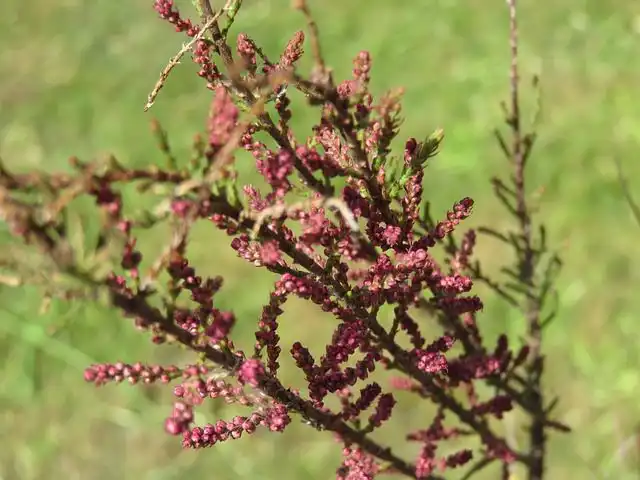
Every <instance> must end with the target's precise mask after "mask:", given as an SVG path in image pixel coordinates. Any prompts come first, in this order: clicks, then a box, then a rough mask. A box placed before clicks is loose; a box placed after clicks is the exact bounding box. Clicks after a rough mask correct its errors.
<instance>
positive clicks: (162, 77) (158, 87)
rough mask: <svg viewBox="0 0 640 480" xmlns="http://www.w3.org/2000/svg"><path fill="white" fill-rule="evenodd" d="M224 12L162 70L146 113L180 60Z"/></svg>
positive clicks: (212, 18)
mask: <svg viewBox="0 0 640 480" xmlns="http://www.w3.org/2000/svg"><path fill="white" fill-rule="evenodd" d="M223 12H224V10H220V11H219V12H218V13H216V14H215V15H214V16H213V17H211V18H209V19H208V20H207V22H206V23H205V24H204V25H203V27H202V28H201V29H200V31H199V32H198V34H197V35H196V36H195V37H193V38H192V39H191V41H190V42H189V43H187V44H185V45H183V46H182V48H181V49H180V51H179V52H178V53H176V54H175V55H174V56H173V58H171V60H169V63H167V65H166V67H164V68H163V69H162V72H160V78H159V79H158V81H157V82H156V84H155V85H154V86H153V89H152V90H151V93H149V96H148V97H147V103H146V104H145V106H144V111H145V112H146V111H147V110H149V109H150V108H151V106H152V105H153V103H154V102H155V100H156V97H157V96H158V94H159V93H160V90H162V87H164V84H165V82H166V81H167V78H169V74H170V73H171V70H173V69H174V68H175V67H176V65H178V64H179V63H180V60H182V57H183V56H184V54H185V53H187V52H188V51H189V50H191V49H192V48H193V46H194V45H195V44H196V42H198V41H199V40H202V39H203V38H204V36H205V35H206V34H207V30H209V29H210V28H211V27H212V26H213V24H214V23H216V21H217V20H218V19H219V18H220V16H221V15H222V13H223Z"/></svg>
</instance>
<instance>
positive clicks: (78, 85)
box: [0, 0, 640, 480]
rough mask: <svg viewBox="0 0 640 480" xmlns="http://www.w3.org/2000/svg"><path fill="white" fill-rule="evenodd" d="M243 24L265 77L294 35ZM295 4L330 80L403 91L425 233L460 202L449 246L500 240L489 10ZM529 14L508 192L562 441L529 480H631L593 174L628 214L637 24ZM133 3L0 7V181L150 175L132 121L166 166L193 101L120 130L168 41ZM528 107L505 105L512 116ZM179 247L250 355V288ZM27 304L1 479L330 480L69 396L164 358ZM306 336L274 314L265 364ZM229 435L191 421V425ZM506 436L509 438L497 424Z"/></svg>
mask: <svg viewBox="0 0 640 480" xmlns="http://www.w3.org/2000/svg"><path fill="white" fill-rule="evenodd" d="M177 3H178V5H179V6H181V5H185V7H186V6H188V5H189V3H190V2H188V1H183V2H179V1H178V2H177ZM214 3H215V2H214ZM245 3H246V8H244V9H243V12H242V13H241V15H240V19H239V21H238V23H237V25H236V31H235V33H237V32H238V31H239V30H242V31H246V32H247V33H249V34H250V35H251V36H252V37H254V38H255V39H256V40H257V41H258V43H259V44H261V45H263V46H264V47H265V50H266V52H267V53H269V54H270V55H271V56H272V58H274V57H276V55H277V54H279V52H280V50H281V49H282V48H283V46H284V45H285V43H286V41H287V40H288V38H289V37H290V36H291V35H292V34H293V32H294V31H295V30H297V29H300V28H303V26H304V21H303V19H302V18H301V16H300V15H299V14H297V13H296V12H294V11H293V10H291V9H290V8H289V3H290V2H289V1H288V0H246V2H245ZM309 3H310V6H311V7H312V9H313V11H314V13H315V16H316V18H317V20H318V23H319V26H320V29H321V35H322V41H323V46H324V51H325V53H326V56H327V59H328V63H329V64H330V65H332V66H333V67H334V68H335V72H336V78H338V79H342V78H344V77H346V76H347V75H349V71H350V69H351V59H352V58H353V56H354V55H355V54H356V53H357V52H358V51H359V50H361V49H367V50H369V51H370V52H371V54H372V56H373V59H374V67H373V68H374V70H373V78H374V81H373V85H374V89H375V91H377V92H382V91H383V90H385V89H387V88H390V87H394V86H402V87H404V88H405V89H406V95H405V101H404V114H405V116H406V122H405V125H404V131H403V134H402V135H403V137H408V136H417V137H420V136H423V135H425V134H426V133H429V132H430V131H431V130H433V129H434V128H436V127H442V128H444V130H445V133H446V139H445V143H444V146H443V151H442V154H441V155H440V156H438V157H437V158H436V160H435V161H434V162H433V164H432V165H431V166H430V167H429V170H428V172H427V179H426V192H427V195H428V198H430V199H431V200H432V201H433V203H434V206H435V208H436V211H437V212H438V213H440V214H442V213H443V212H444V211H445V209H446V208H448V207H449V206H450V205H451V204H452V203H453V202H454V201H455V200H458V199H459V198H461V197H462V196H467V195H468V196H471V197H473V198H474V199H475V200H476V208H475V215H474V218H473V220H472V221H470V223H469V225H477V224H481V223H487V222H491V223H490V224H492V225H494V226H504V225H505V224H506V222H507V221H508V219H507V218H506V217H504V220H501V219H502V218H503V217H502V216H501V215H502V211H501V210H500V207H499V205H498V203H497V202H496V201H495V200H494V199H493V197H492V196H491V189H490V184H489V182H488V180H489V178H490V177H491V176H492V175H495V174H500V173H501V172H502V171H503V170H504V169H505V167H506V163H505V162H504V160H503V159H502V158H501V156H500V152H499V149H498V147H497V145H496V143H495V141H494V139H493V136H492V130H493V128H494V127H495V126H497V125H499V123H500V121H501V110H500V108H499V102H500V101H501V100H504V99H506V95H507V93H508V92H507V88H508V78H507V71H508V62H509V58H508V41H507V35H508V32H507V12H506V6H505V2H504V1H503V0H483V1H480V0H467V1H464V2H463V1H458V0H430V1H419V0H404V1H402V2H400V1H383V0H350V1H348V2H344V1H340V2H339V1H336V0H324V1H322V2H313V1H310V2H309ZM544 3H545V5H544V6H542V2H536V1H534V0H526V1H525V0H523V1H521V2H520V4H521V10H520V24H521V38H522V43H521V50H522V62H521V68H522V72H523V76H524V77H525V78H530V77H531V76H532V75H534V74H539V75H540V78H541V85H542V105H543V115H542V123H541V125H540V128H539V134H540V141H539V144H538V146H537V149H536V150H535V153H534V157H533V158H532V160H531V165H530V171H529V182H530V183H529V185H530V188H531V190H532V191H534V190H538V189H544V191H543V193H542V194H541V195H539V197H538V199H537V203H536V205H537V208H538V212H537V220H538V221H544V222H545V223H546V225H547V227H548V230H549V233H550V239H551V240H552V241H553V242H554V245H555V246H556V248H557V249H558V251H559V253H560V255H561V256H562V258H563V260H564V262H565V269H564V271H563V273H562V276H561V278H560V281H559V284H558V286H559V291H560V311H559V315H558V317H557V319H556V320H555V322H554V323H553V324H552V325H551V326H550V327H549V329H548V330H547V332H546V335H547V336H546V339H545V348H546V353H547V354H548V361H547V362H548V363H547V367H548V369H547V374H548V376H547V390H548V392H550V393H551V392H554V393H556V394H558V395H559V396H560V397H561V403H560V407H559V409H558V415H559V417H560V419H561V420H562V421H564V422H566V423H568V424H570V425H571V426H572V427H573V428H574V433H573V434H571V435H563V436H559V435H554V436H552V437H551V441H550V445H549V472H548V473H549V475H548V478H550V479H568V478H571V479H573V478H575V479H616V480H617V479H635V478H638V475H640V452H638V448H637V441H638V440H637V438H638V437H637V436H638V435H640V403H639V402H638V399H639V398H640V326H639V325H640V323H639V322H640V315H638V313H639V312H640V295H638V291H640V290H639V288H638V286H639V285H640V273H639V272H640V247H639V245H640V228H639V226H638V225H637V224H635V223H634V220H633V218H632V216H631V214H630V211H629V209H628V208H627V206H626V204H625V201H624V197H623V195H622V193H621V190H620V187H619V184H618V180H617V173H616V168H615V163H614V159H616V158H617V159H619V160H620V162H621V163H622V165H623V168H624V170H625V172H626V174H627V175H628V177H629V181H630V185H631V189H632V191H635V192H637V197H638V198H640V162H639V161H638V155H639V152H640V62H638V61H637V59H638V58H640V4H638V2H635V1H633V0H607V1H605V0H580V1H578V0H565V1H563V2H560V1H557V2H544ZM151 4H152V2H151V1H150V0H149V1H142V0H137V1H131V2H114V1H107V0H95V1H93V2H88V1H81V0H48V1H45V0H31V1H24V0H6V1H5V2H4V5H3V15H2V16H0V45H2V48H0V156H2V158H3V159H4V160H5V161H6V163H7V164H8V165H10V166H12V167H14V168H19V169H23V170H24V169H30V168H44V169H56V168H67V167H66V160H67V158H68V157H69V156H70V155H77V156H79V157H80V158H82V159H85V160H88V159H91V158H98V157H100V156H104V155H105V154H107V153H114V154H115V155H116V156H117V157H118V158H119V159H120V160H121V161H122V162H124V163H126V164H137V165H143V164H147V163H152V162H158V161H160V160H161V156H160V154H159V153H157V150H156V148H155V144H154V140H153V138H152V136H151V134H150V133H149V128H148V126H149V121H150V120H151V118H152V116H155V117H157V118H158V119H159V120H160V121H161V122H162V123H163V125H164V126H165V128H167V129H168V131H169V132H170V137H171V141H172V144H173V145H174V146H175V148H176V150H177V151H178V152H183V153H186V152H188V149H189V145H190V142H191V138H192V135H193V134H194V133H195V132H196V131H199V130H202V129H203V126H204V119H205V115H206V112H207V109H208V102H209V97H208V95H207V93H206V91H205V90H204V88H203V84H202V81H201V80H200V79H199V78H197V76H196V75H195V74H194V68H193V66H192V65H191V64H190V62H189V61H185V62H183V64H182V65H181V66H179V67H178V69H177V70H176V71H175V72H174V73H173V75H172V76H171V78H170V80H169V82H168V85H167V87H166V89H165V90H164V91H163V92H162V94H161V95H160V97H159V99H158V101H157V103H156V105H155V106H154V107H153V108H152V110H151V111H150V112H149V113H147V114H145V113H143V111H142V106H143V105H144V103H145V100H146V97H147V94H148V92H149V90H150V89H151V87H152V86H153V84H154V82H155V81H156V79H157V75H158V73H159V71H160V69H161V68H162V67H163V66H164V64H165V63H166V61H167V60H168V58H169V57H170V56H171V55H173V54H174V53H175V52H176V51H177V50H178V49H179V48H180V46H181V44H182V42H183V38H182V37H181V36H180V35H178V34H172V31H171V28H170V27H169V26H168V25H166V24H165V23H164V22H162V21H161V20H159V19H158V18H157V17H156V14H155V12H154V11H153V9H152V8H151ZM634 59H635V60H634ZM305 65H307V66H308V63H306V64H305ZM533 100H534V97H533V95H530V94H529V95H525V104H526V106H527V109H528V112H532V111H533V107H534V102H533ZM294 113H296V112H294ZM312 113H313V112H312ZM295 117H296V118H298V119H299V123H298V124H297V127H298V128H299V129H300V130H299V131H303V130H302V128H304V127H306V126H308V125H309V124H310V122H311V121H312V120H313V119H314V117H311V116H310V115H309V113H307V114H304V113H302V112H298V113H296V115H295ZM251 169H252V165H251V164H250V162H248V163H247V164H244V165H241V166H240V171H241V172H243V173H247V172H249V171H250V170H251ZM496 219H498V220H496ZM496 221H497V222H499V223H498V225H496ZM199 232H200V234H201V236H200V238H201V242H200V244H199V245H198V246H196V247H194V249H193V252H192V258H193V259H194V262H200V263H202V264H203V265H205V266H206V268H205V270H207V271H208V272H210V273H214V272H220V273H222V272H224V274H225V276H226V284H225V287H224V288H223V291H222V294H221V297H220V299H221V303H222V307H223V308H233V309H234V310H235V311H236V313H237V315H238V318H239V331H238V334H239V337H240V338H241V339H244V340H246V341H247V342H250V341H251V337H252V331H253V329H254V325H255V321H256V319H257V318H258V315H259V312H260V309H261V306H262V304H263V303H264V302H265V301H266V300H267V298H268V292H269V286H270V277H269V276H268V275H265V274H264V273H263V272H260V271H258V270H256V269H254V268H252V267H250V266H248V265H246V264H244V263H243V262H242V261H240V260H237V259H235V258H233V255H231V254H230V253H229V252H230V248H229V246H228V240H226V239H225V238H224V237H221V236H220V235H218V234H211V233H209V232H208V231H207V228H206V227H203V228H202V229H200V230H199ZM212 252H213V253H212ZM479 255H480V258H481V259H482V260H483V261H484V262H485V263H486V265H487V266H488V267H489V268H494V269H495V268H497V267H498V266H500V265H501V262H502V261H503V255H502V254H501V253H499V252H498V253H496V250H495V245H493V244H492V243H491V242H490V241H489V240H483V242H482V243H481V244H480V246H479ZM248 280H250V281H251V288H250V289H248V288H247V285H248ZM633 292H636V293H635V294H634V293H633ZM484 301H485V305H486V308H485V311H484V313H483V314H482V316H481V317H480V321H481V322H482V324H483V325H485V326H486V327H487V328H488V329H489V331H491V332H498V331H505V330H506V331H508V332H511V333H513V334H517V333H518V332H519V331H520V330H521V319H520V318H519V317H518V316H517V315H515V314H514V313H512V312H509V311H508V310H507V309H505V307H504V306H503V305H502V304H500V303H499V302H498V301H496V300H492V299H491V298H490V297H486V296H485V297H484ZM39 304H40V299H39V297H38V292H37V291H35V290H34V289H27V288H21V289H10V288H9V287H1V289H0V357H1V362H2V367H1V368H2V370H1V372H2V373H1V375H2V389H1V390H0V429H1V430H2V431H4V432H5V433H4V434H3V435H2V438H1V439H0V479H1V480H13V479H19V480H31V479H47V480H50V479H86V478H91V479H96V480H100V479H117V478H123V479H124V478H127V479H128V478H131V479H134V478H135V479H138V478H144V479H151V480H169V479H178V478H198V479H203V478H208V479H216V480H217V479H225V480H226V479H229V480H232V479H239V478H243V479H244V478H252V479H253V478H264V479H271V478H273V479H275V478H279V479H283V480H284V479H304V478H311V479H325V478H331V477H332V476H333V469H334V467H336V466H337V465H338V456H337V453H339V452H337V449H336V448H335V444H334V442H333V439H332V438H331V435H329V434H321V433H317V434H316V433H315V432H310V431H309V430H308V427H305V426H302V425H297V424H295V425H293V426H292V428H291V429H290V430H288V431H287V432H286V433H285V434H283V435H281V436H276V435H269V434H266V433H265V434H263V433H257V434H256V435H254V436H252V437H250V438H243V439H242V440H240V441H237V442H227V443H225V444H222V445H220V446H216V447H215V448H214V449H212V450H208V451H205V452H193V451H181V449H180V446H179V442H177V441H176V439H172V438H169V437H167V436H166V435H164V434H163V432H162V419H163V418H164V417H165V416H166V415H167V414H168V412H169V409H170V403H169V402H170V397H171V395H170V391H164V390H167V389H155V388H148V389H140V388H130V387H127V386H125V385H123V386H120V387H116V386H109V387H107V388H103V389H100V390H96V389H94V388H92V387H91V386H90V385H87V384H85V383H84V382H83V380H82V371H83V369H84V367H85V366H87V365H88V364H90V363H92V362H97V361H109V360H111V361H114V360H123V361H128V362H133V361H136V360H146V361H157V362H159V361H169V360H171V359H177V358H178V356H179V355H180V354H179V352H175V351H172V350H170V349H162V348H154V347H153V346H152V345H151V344H150V342H149V341H148V338H147V337H146V336H145V335H141V334H139V333H138V332H137V331H135V330H134V329H133V328H132V327H131V326H130V324H129V322H128V321H126V320H124V319H121V318H119V317H118V316H117V315H114V314H113V313H112V312H109V311H108V310H106V309H102V308H100V307H97V306H95V305H85V304H62V303H54V304H53V306H52V308H51V310H50V311H49V312H48V313H46V314H44V315H39V313H38V311H39ZM298 317H303V318H304V322H302V321H297V318H298ZM287 319H288V320H287ZM287 321H290V324H287ZM328 323H329V322H327V319H326V318H325V317H323V316H321V315H320V314H319V313H318V312H317V311H315V310H311V311H309V310H306V306H305V305H303V304H300V303H295V302H293V303H291V304H288V305H287V314H286V316H285V320H283V329H284V330H283V332H284V333H283V334H282V335H283V337H284V338H283V342H284V345H287V342H288V343H289V344H290V343H291V342H292V341H293V340H294V339H298V338H302V339H303V340H305V341H308V342H313V340H312V339H314V338H316V337H317V333H316V331H325V330H326V327H327V326H330V325H328ZM238 343H240V344H242V341H239V342H238ZM244 345H245V346H246V345H249V343H245V344H244ZM423 413H424V412H421V410H420V409H418V408H417V407H416V408H414V407H412V406H411V404H409V407H407V408H406V409H404V410H402V411H398V412H396V415H397V416H399V417H400V422H399V424H400V426H403V425H406V424H408V423H409V422H411V423H412V424H420V422H428V421H429V418H428V417H424V420H423V419H422V416H421V415H422V414H423ZM229 415H231V412H230V411H229V410H218V411H216V410H211V411H209V412H206V415H201V416H200V417H199V419H198V420H199V421H211V420H215V419H217V418H218V417H219V416H224V417H227V416H229ZM509 424H510V425H511V427H512V428H513V430H514V431H515V432H516V434H517V435H516V436H517V437H518V438H520V436H521V435H520V433H519V431H518V429H519V428H520V427H519V424H518V423H517V419H511V420H510V422H509ZM391 435H392V436H393V432H392V433H391ZM634 436H635V440H634ZM634 442H635V443H634ZM405 453H408V454H411V453H412V451H409V452H405ZM492 475H494V474H492V473H487V474H486V475H485V477H482V478H496V477H495V476H492ZM452 478H455V476H454V477H452Z"/></svg>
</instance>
